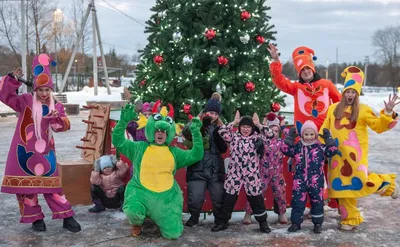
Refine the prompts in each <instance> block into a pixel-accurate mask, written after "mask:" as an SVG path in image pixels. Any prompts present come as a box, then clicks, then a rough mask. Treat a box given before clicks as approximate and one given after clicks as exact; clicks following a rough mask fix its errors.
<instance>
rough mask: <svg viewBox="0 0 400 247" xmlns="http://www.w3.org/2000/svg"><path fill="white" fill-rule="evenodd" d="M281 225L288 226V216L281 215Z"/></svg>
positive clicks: (279, 218) (279, 217)
mask: <svg viewBox="0 0 400 247" xmlns="http://www.w3.org/2000/svg"><path fill="white" fill-rule="evenodd" d="M278 220H279V223H281V224H283V225H286V224H287V217H286V214H280V215H279V216H278Z"/></svg>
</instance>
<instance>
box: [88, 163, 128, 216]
mask: <svg viewBox="0 0 400 247" xmlns="http://www.w3.org/2000/svg"><path fill="white" fill-rule="evenodd" d="M127 171H128V165H127V164H125V163H124V162H123V161H122V160H120V161H118V160H117V158H116V157H115V156H114V155H104V156H102V157H100V158H99V159H97V160H96V161H95V163H94V171H92V174H91V176H90V183H92V187H91V188H90V192H91V195H92V201H93V203H94V207H92V208H89V212H90V213H100V212H102V211H105V210H106V208H119V209H120V211H121V209H122V206H123V204H124V193H125V183H124V182H123V178H124V177H125V175H126V172H127Z"/></svg>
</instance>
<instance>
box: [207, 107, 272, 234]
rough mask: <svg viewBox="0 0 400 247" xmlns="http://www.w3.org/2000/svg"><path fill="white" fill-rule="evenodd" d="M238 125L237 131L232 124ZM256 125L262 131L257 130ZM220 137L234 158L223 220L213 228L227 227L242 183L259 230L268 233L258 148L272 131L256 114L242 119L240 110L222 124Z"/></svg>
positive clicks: (221, 229) (270, 136) (225, 186)
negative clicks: (231, 120)
mask: <svg viewBox="0 0 400 247" xmlns="http://www.w3.org/2000/svg"><path fill="white" fill-rule="evenodd" d="M236 124H239V129H238V131H237V132H233V127H234V126H235V125H236ZM256 127H257V128H258V130H259V132H258V133H257V132H256ZM218 132H219V134H220V135H221V137H222V138H223V139H224V140H225V141H226V142H227V143H228V144H229V148H230V156H231V160H230V163H229V167H228V174H227V178H226V180H225V184H224V188H225V197H224V203H223V206H222V217H221V222H220V223H219V224H217V225H216V226H215V227H213V228H212V229H211V230H212V231H213V232H218V231H223V230H225V229H227V227H228V221H229V220H230V218H231V216H232V212H233V208H234V207H235V204H236V201H237V199H238V196H239V192H240V189H241V187H242V185H243V186H244V189H245V191H246V195H247V200H248V201H249V203H250V207H251V209H252V210H253V213H254V216H255V218H256V220H257V221H258V222H259V225H260V230H261V231H262V232H265V233H269V232H271V229H270V228H269V227H268V223H267V211H266V210H265V205H264V197H263V195H262V193H263V188H262V182H261V178H260V170H259V162H260V158H259V154H258V153H257V150H258V149H259V147H262V146H263V143H264V141H266V139H267V138H272V137H273V133H272V132H270V130H269V128H268V127H265V126H262V125H261V124H260V120H259V118H258V116H257V114H256V113H255V114H254V115H253V118H251V117H249V116H244V117H242V118H240V114H239V111H238V112H237V113H236V116H235V121H234V122H232V123H230V124H228V125H227V126H222V127H221V128H220V130H219V131H218ZM259 133H261V134H259Z"/></svg>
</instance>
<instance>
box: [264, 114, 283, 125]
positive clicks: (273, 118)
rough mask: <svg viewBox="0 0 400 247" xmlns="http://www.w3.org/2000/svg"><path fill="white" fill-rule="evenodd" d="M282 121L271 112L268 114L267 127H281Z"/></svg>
mask: <svg viewBox="0 0 400 247" xmlns="http://www.w3.org/2000/svg"><path fill="white" fill-rule="evenodd" d="M280 123H281V120H280V119H279V118H278V117H277V116H276V114H275V113H273V112H270V113H268V114H267V126H268V127H271V126H278V127H280Z"/></svg>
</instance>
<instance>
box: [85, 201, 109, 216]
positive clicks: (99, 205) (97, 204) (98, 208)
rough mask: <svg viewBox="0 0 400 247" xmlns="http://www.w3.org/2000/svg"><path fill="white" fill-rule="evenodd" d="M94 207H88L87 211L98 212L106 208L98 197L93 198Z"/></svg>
mask: <svg viewBox="0 0 400 247" xmlns="http://www.w3.org/2000/svg"><path fill="white" fill-rule="evenodd" d="M93 203H94V207H91V208H89V210H88V211H89V213H100V212H103V211H105V210H106V207H104V205H103V203H102V202H101V200H100V199H95V200H93Z"/></svg>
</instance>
